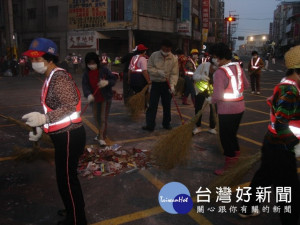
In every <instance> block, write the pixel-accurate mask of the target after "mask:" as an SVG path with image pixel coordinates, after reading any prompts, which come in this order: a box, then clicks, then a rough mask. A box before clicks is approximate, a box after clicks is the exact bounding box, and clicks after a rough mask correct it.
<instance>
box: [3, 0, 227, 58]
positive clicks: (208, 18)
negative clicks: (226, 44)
mask: <svg viewBox="0 0 300 225" xmlns="http://www.w3.org/2000/svg"><path fill="white" fill-rule="evenodd" d="M3 2H5V3H3ZM8 3H10V4H11V10H6V9H7V7H8V6H9V4H8ZM0 10H2V11H3V12H7V13H4V14H6V15H7V16H4V17H3V18H2V17H1V16H0V38H1V39H0V41H1V43H3V44H4V45H6V44H7V41H6V40H10V39H12V34H13V36H14V38H15V39H14V40H15V46H16V49H17V52H18V53H19V54H20V53H21V52H24V51H25V50H26V49H27V48H28V46H29V45H30V42H31V41H32V40H33V39H34V38H37V37H45V38H49V39H52V40H53V41H55V43H56V44H57V45H58V48H59V54H60V58H61V59H64V57H65V56H66V55H67V54H69V53H76V54H81V55H82V56H84V55H85V54H86V53H87V52H90V51H96V52H97V53H99V54H101V53H104V52H105V53H107V54H108V55H109V56H111V57H115V56H122V55H124V54H126V53H127V52H128V51H131V50H132V49H133V48H134V47H135V46H136V45H137V44H140V43H143V44H145V45H146V46H147V47H148V48H149V53H151V52H153V51H156V50H158V49H159V44H160V42H161V40H162V39H165V38H168V39H170V40H172V42H173V43H174V46H175V48H181V49H183V50H184V52H185V53H186V54H188V53H189V52H190V50H191V49H192V48H197V49H199V50H201V49H202V45H203V44H207V43H213V42H218V41H222V38H223V36H224V35H223V31H224V1H223V0H164V1H161V0H151V1H149V0H47V1H46V0H7V1H1V4H0ZM5 18H13V19H12V20H13V21H12V23H11V24H10V26H8V27H9V28H10V30H12V32H11V33H12V34H11V33H9V32H8V31H7V30H8V28H7V27H6V28H5V27H2V26H1V23H6V24H7V21H5ZM6 20H7V19H6ZM8 33H9V35H7V34H8ZM10 45H11V44H10ZM1 51H2V54H3V52H5V51H6V50H5V49H4V48H2V49H1Z"/></svg>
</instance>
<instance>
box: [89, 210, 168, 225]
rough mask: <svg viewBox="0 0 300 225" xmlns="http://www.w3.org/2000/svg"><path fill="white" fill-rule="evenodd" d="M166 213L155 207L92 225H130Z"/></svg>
mask: <svg viewBox="0 0 300 225" xmlns="http://www.w3.org/2000/svg"><path fill="white" fill-rule="evenodd" d="M162 212H164V210H163V209H162V208H161V207H160V206H157V207H154V208H151V209H146V210H142V211H138V212H135V213H131V214H127V215H124V216H119V217H115V218H113V219H108V220H104V221H101V222H98V223H93V224H92V225H118V224H124V223H128V222H131V221H135V220H139V219H143V218H147V217H150V216H154V215H157V214H160V213H162Z"/></svg>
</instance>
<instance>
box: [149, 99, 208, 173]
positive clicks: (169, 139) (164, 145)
mask: <svg viewBox="0 0 300 225" xmlns="http://www.w3.org/2000/svg"><path fill="white" fill-rule="evenodd" d="M207 105H208V103H207V102H206V103H205V104H204V106H203V107H202V109H201V110H200V111H199V112H198V113H197V114H196V115H195V116H194V117H193V118H192V119H191V120H190V121H189V122H188V123H185V124H184V125H181V126H179V127H176V128H174V129H173V130H171V131H170V132H168V134H166V135H165V136H163V137H161V138H160V139H159V140H158V141H157V143H156V144H155V145H154V147H153V149H152V158H153V159H154V160H155V162H156V164H157V165H158V166H160V167H161V168H162V169H166V170H170V169H172V168H174V167H175V166H176V165H183V164H185V163H186V161H187V158H188V157H187V156H188V150H189V148H190V146H191V142H192V136H193V135H192V131H193V129H194V127H195V124H196V122H197V121H198V119H199V117H200V116H201V115H202V112H203V111H204V109H205V108H206V106H207Z"/></svg>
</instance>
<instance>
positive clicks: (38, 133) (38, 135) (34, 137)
mask: <svg viewBox="0 0 300 225" xmlns="http://www.w3.org/2000/svg"><path fill="white" fill-rule="evenodd" d="M42 134H43V130H42V128H40V127H36V134H34V133H33V131H30V132H29V141H38V140H39V139H40V138H41V137H42Z"/></svg>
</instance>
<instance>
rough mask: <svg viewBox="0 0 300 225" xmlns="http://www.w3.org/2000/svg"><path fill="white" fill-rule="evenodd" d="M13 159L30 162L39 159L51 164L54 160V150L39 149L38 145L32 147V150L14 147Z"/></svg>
mask: <svg viewBox="0 0 300 225" xmlns="http://www.w3.org/2000/svg"><path fill="white" fill-rule="evenodd" d="M14 157H15V160H17V161H26V162H32V161H35V160H38V159H40V160H44V161H47V162H51V161H53V160H54V149H52V148H41V147H39V146H38V145H34V146H33V147H32V148H22V147H15V148H14Z"/></svg>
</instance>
